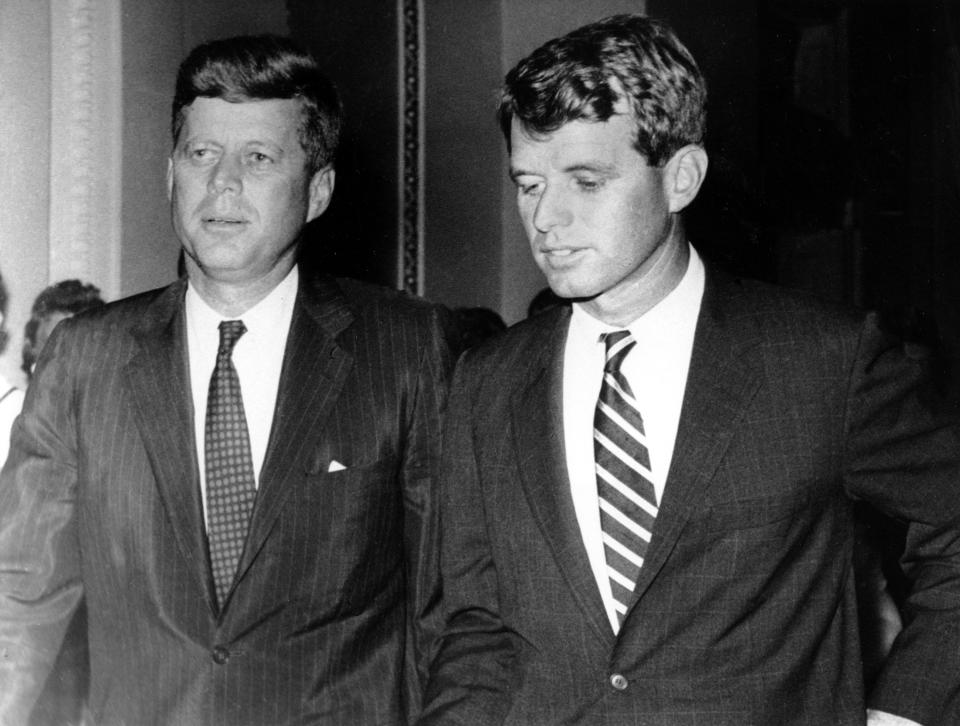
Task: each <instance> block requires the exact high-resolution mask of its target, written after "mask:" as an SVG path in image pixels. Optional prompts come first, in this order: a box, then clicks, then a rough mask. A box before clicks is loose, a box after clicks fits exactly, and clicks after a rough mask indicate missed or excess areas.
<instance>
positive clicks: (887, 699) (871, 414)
mask: <svg viewBox="0 0 960 726" xmlns="http://www.w3.org/2000/svg"><path fill="white" fill-rule="evenodd" d="M927 368H928V365H927V361H925V359H924V356H922V355H920V354H919V353H918V352H917V351H912V350H911V349H910V348H905V347H904V346H903V345H902V344H900V343H898V342H897V341H896V339H894V338H893V337H892V336H889V335H886V334H885V333H884V332H883V331H882V330H881V329H880V326H879V325H878V324H877V321H876V319H875V318H874V317H872V316H871V317H868V319H867V321H866V324H865V326H864V328H863V331H862V333H861V337H860V341H859V347H858V352H857V355H856V357H855V363H854V367H853V370H852V372H851V377H850V380H851V385H850V394H849V396H848V404H847V405H848V408H847V422H846V424H847V428H846V431H847V441H846V462H845V472H846V474H845V482H846V486H847V490H848V492H849V493H850V495H851V496H853V497H855V498H862V499H864V500H866V501H868V502H870V503H871V504H873V505H874V506H876V507H877V508H879V509H880V510H881V511H883V512H885V513H886V514H887V515H889V516H892V517H895V518H897V519H899V520H902V521H905V522H907V523H908V529H907V537H906V548H905V552H904V555H903V558H902V560H901V564H902V566H903V569H904V573H905V574H906V576H907V578H908V580H909V581H910V584H911V586H910V594H909V597H908V598H907V601H906V606H905V611H904V613H903V620H904V628H903V630H902V631H901V633H900V634H899V636H898V637H897V639H896V641H895V642H894V645H893V648H892V650H891V653H890V655H889V657H888V659H887V661H886V663H885V664H884V667H883V669H882V671H881V673H880V676H879V678H878V679H877V681H876V685H875V687H874V689H873V692H872V693H871V694H870V697H869V699H868V702H869V706H870V707H871V708H874V709H877V710H880V711H885V712H888V713H891V714H895V715H898V716H901V717H904V718H909V719H912V720H914V721H916V722H918V723H922V724H924V726H936V725H937V724H944V725H946V724H957V723H960V434H958V427H957V422H956V420H955V416H954V415H953V414H952V413H950V412H949V411H948V410H947V407H946V406H945V405H944V404H945V401H944V397H943V396H942V395H940V393H939V392H938V391H937V390H936V389H935V387H934V386H933V383H932V380H931V378H930V376H929V375H927V370H926V369H927Z"/></svg>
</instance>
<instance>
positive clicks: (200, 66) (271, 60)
mask: <svg viewBox="0 0 960 726" xmlns="http://www.w3.org/2000/svg"><path fill="white" fill-rule="evenodd" d="M200 97H203V98H221V99H223V100H224V101H229V102H231V103H242V102H244V101H253V100H269V99H288V98H295V99H299V100H300V102H301V105H302V118H301V122H300V128H299V137H300V144H301V146H303V150H304V151H305V152H306V154H307V168H308V171H309V172H310V173H311V174H314V173H316V172H318V171H320V170H321V169H323V168H324V167H326V166H327V165H329V164H332V163H333V162H334V159H335V157H336V153H337V145H338V143H339V140H340V125H341V119H342V115H343V112H342V108H341V104H340V97H339V95H338V94H337V90H336V88H335V87H334V85H333V83H332V82H331V81H330V80H329V79H328V78H327V77H326V76H325V75H324V74H323V73H322V72H321V71H320V68H319V65H318V64H317V61H316V59H315V58H314V57H313V56H312V55H310V54H309V53H307V52H306V51H304V50H303V49H301V48H300V47H299V46H298V45H296V44H295V43H294V42H293V41H292V40H290V39H289V38H283V37H280V36H277V35H248V36H238V37H235V38H225V39H222V40H214V41H211V42H209V43H204V44H203V45H199V46H197V47H196V48H194V49H193V50H192V51H191V52H190V54H189V55H188V56H187V57H186V59H184V61H183V63H181V64H180V70H179V71H178V72H177V85H176V91H175V92H174V96H173V113H172V118H171V131H172V133H173V144H174V146H176V145H177V142H178V141H179V139H180V131H181V130H182V128H183V123H184V109H185V108H186V107H187V106H189V105H190V104H191V103H193V102H194V101H195V100H196V99H197V98H200Z"/></svg>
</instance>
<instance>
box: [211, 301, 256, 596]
mask: <svg viewBox="0 0 960 726" xmlns="http://www.w3.org/2000/svg"><path fill="white" fill-rule="evenodd" d="M246 330H247V329H246V328H245V327H244V325H243V322H242V321H240V320H224V321H223V322H221V323H220V348H219V349H218V350H217V364H216V366H215V367H214V369H213V375H212V376H210V389H209V391H208V393H207V421H206V426H205V431H204V450H205V456H206V474H207V542H208V546H209V548H210V565H211V567H212V568H213V581H214V584H215V585H216V588H217V602H218V603H219V604H220V605H221V606H223V603H224V600H225V599H226V596H227V593H228V592H229V591H230V585H231V584H233V577H234V575H235V574H236V571H237V563H238V562H239V561H240V554H241V553H242V552H243V543H244V540H245V539H246V536H247V524H248V522H249V519H250V511H251V510H252V509H253V500H254V499H255V498H256V496H257V488H256V479H255V478H254V475H253V459H252V458H251V456H250V437H249V435H248V433H247V418H246V416H245V415H244V412H243V398H242V397H241V395H240V379H239V378H238V377H237V371H236V369H235V368H234V367H233V362H232V361H231V360H230V356H231V354H232V352H233V346H234V345H235V344H236V342H237V340H239V339H240V336H241V335H243V334H244V333H245V332H246Z"/></svg>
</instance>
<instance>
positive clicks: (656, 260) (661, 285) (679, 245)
mask: <svg viewBox="0 0 960 726" xmlns="http://www.w3.org/2000/svg"><path fill="white" fill-rule="evenodd" d="M649 263H650V265H649V267H648V268H647V269H646V271H645V272H644V273H643V274H642V275H640V276H638V277H637V279H635V280H633V281H632V282H631V283H630V284H629V285H627V286H625V287H624V288H623V289H620V290H617V291H615V292H614V291H611V294H607V295H599V296H597V297H595V298H593V299H592V300H587V301H585V302H584V303H583V308H584V310H586V311H587V312H588V313H589V314H590V315H592V316H593V317H595V318H597V319H598V320H600V321H602V322H604V323H606V324H608V325H611V326H614V327H618V328H625V327H627V326H628V325H630V323H632V322H633V321H634V320H637V319H638V318H640V317H641V316H643V315H644V314H646V313H647V312H649V311H650V310H651V309H652V308H653V307H655V306H656V305H657V304H658V303H659V302H660V301H661V300H663V299H664V298H665V297H666V296H667V295H669V294H670V293H671V292H673V291H674V289H676V287H677V285H679V284H680V281H681V280H682V279H683V276H684V274H686V271H687V265H688V264H689V263H690V248H689V246H688V245H687V241H686V238H685V237H684V236H683V234H677V235H676V236H674V237H671V239H670V240H669V241H668V242H667V243H666V244H664V245H662V246H661V247H660V248H658V249H657V250H656V251H655V252H654V254H653V255H652V256H651V258H650V260H649Z"/></svg>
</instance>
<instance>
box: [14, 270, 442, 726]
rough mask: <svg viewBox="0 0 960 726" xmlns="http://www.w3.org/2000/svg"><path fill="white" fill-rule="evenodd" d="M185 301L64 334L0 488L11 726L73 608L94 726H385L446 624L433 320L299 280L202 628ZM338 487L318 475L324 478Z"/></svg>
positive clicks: (163, 299) (169, 295) (396, 304)
mask: <svg viewBox="0 0 960 726" xmlns="http://www.w3.org/2000/svg"><path fill="white" fill-rule="evenodd" d="M184 291H185V282H184V281H183V280H181V281H179V282H177V283H175V284H173V285H172V286H170V287H168V288H166V289H163V290H159V291H154V292H151V293H145V294H143V295H139V296H137V297H133V298H130V299H127V300H124V301H121V302H118V303H116V304H113V305H110V306H108V307H107V308H105V309H104V310H102V311H100V312H97V313H95V314H92V315H87V316H83V317H78V318H74V319H72V320H70V321H68V322H67V323H65V324H64V325H61V326H60V327H59V328H58V329H57V331H56V332H55V334H54V336H53V337H52V338H51V340H50V342H49V343H48V345H47V346H46V350H45V352H44V354H43V357H42V359H41V362H40V365H39V367H38V370H37V373H36V377H35V380H34V383H33V384H32V385H31V388H30V392H29V395H28V397H27V401H26V404H25V409H24V413H23V415H22V416H21V418H20V419H19V421H18V423H17V425H16V427H15V432H14V435H13V453H12V454H11V456H10V460H9V462H8V464H7V466H6V468H5V469H4V472H3V476H2V480H0V654H2V658H0V723H5V724H6V723H13V724H21V723H25V722H26V709H28V708H29V705H30V702H31V700H32V698H33V697H34V696H35V694H36V691H37V689H39V688H40V686H41V685H42V684H43V679H44V677H45V675H46V673H47V671H48V669H49V666H50V663H51V662H52V660H53V658H54V656H55V655H56V652H57V648H58V645H59V642H60V638H61V637H62V631H63V629H64V628H65V627H66V625H67V622H68V619H69V616H70V614H71V613H72V611H73V609H74V607H75V605H76V604H77V601H78V600H79V599H80V597H81V596H85V597H86V600H87V604H88V608H89V617H90V623H89V641H90V652H91V661H92V663H91V691H92V692H91V699H90V706H89V708H90V720H91V721H92V722H93V723H96V724H128V725H130V726H133V725H134V724H136V725H137V726H140V725H144V724H178V725H179V724H196V725H197V726H210V725H211V724H224V725H225V726H226V725H229V726H237V725H242V724H251V725H252V724H257V725H258V726H262V725H263V724H293V723H296V724H308V723H310V724H313V723H316V724H345V725H347V724H349V725H350V726H353V725H355V724H395V723H402V722H405V720H406V719H405V717H404V715H403V714H404V710H405V709H411V710H415V709H416V708H417V707H418V703H417V701H418V699H419V686H420V683H419V681H420V679H421V678H423V679H424V680H425V672H426V671H425V666H426V664H423V667H424V670H423V672H422V673H421V674H419V676H418V673H417V672H416V667H415V664H418V663H419V662H421V661H422V660H423V658H424V657H425V652H426V648H427V647H428V644H429V642H430V640H431V636H432V635H433V633H432V632H431V628H432V627H433V625H434V624H435V623H434V621H435V620H436V618H437V615H438V612H437V601H438V597H439V595H438V591H437V584H438V583H437V562H436V556H435V554H434V548H435V545H436V538H437V529H438V524H437V518H436V514H437V506H436V505H437V501H438V494H437V491H438V489H437V486H436V478H435V474H436V469H437V467H438V465H439V443H438V439H439V419H440V415H441V407H442V404H443V401H444V399H445V389H446V382H447V376H448V372H449V369H450V368H451V367H452V361H451V358H450V353H449V348H448V345H447V337H446V331H445V330H444V329H443V327H442V323H443V321H444V320H445V316H442V315H441V311H440V310H439V309H438V308H437V307H435V306H431V305H428V304H426V303H423V302H419V301H415V300H414V299H412V298H407V297H406V296H402V295H400V294H397V293H393V292H390V291H385V290H380V289H378V288H373V287H371V286H364V285H361V284H360V283H354V282H349V281H339V282H335V281H333V280H332V279H323V278H321V279H318V280H310V279H306V278H305V276H303V275H301V282H300V292H299V294H298V298H297V303H296V306H295V309H294V314H293V321H292V323H291V330H290V335H289V340H288V343H287V349H286V351H285V354H284V362H283V372H282V374H281V381H280V387H279V392H278V395H277V404H276V412H275V415H274V422H273V429H272V431H271V435H270V440H269V444H268V449H267V454H266V458H265V461H264V464H263V469H262V472H261V478H260V487H259V491H258V495H257V500H256V504H255V508H254V512H253V515H252V520H251V525H250V531H249V535H248V539H247V542H246V546H245V549H244V552H243V555H242V559H241V566H240V574H239V575H238V577H237V579H236V581H235V583H234V586H233V589H232V591H231V594H230V595H229V599H228V600H227V602H226V603H225V605H224V608H223V610H222V612H220V613H218V612H217V609H216V607H215V605H214V603H215V600H214V594H213V593H214V591H213V584H212V580H211V575H210V568H209V563H208V556H207V548H206V542H205V535H204V526H203V519H202V510H201V501H200V490H199V483H198V469H197V462H196V455H195V447H194V430H193V414H192V402H191V397H190V389H189V376H188V371H187V357H186V350H185V335H184V325H185V320H184V313H183V298H184ZM333 460H336V461H338V462H340V463H341V464H343V465H344V466H346V469H344V470H342V471H335V472H328V468H329V465H330V462H331V461H333Z"/></svg>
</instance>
